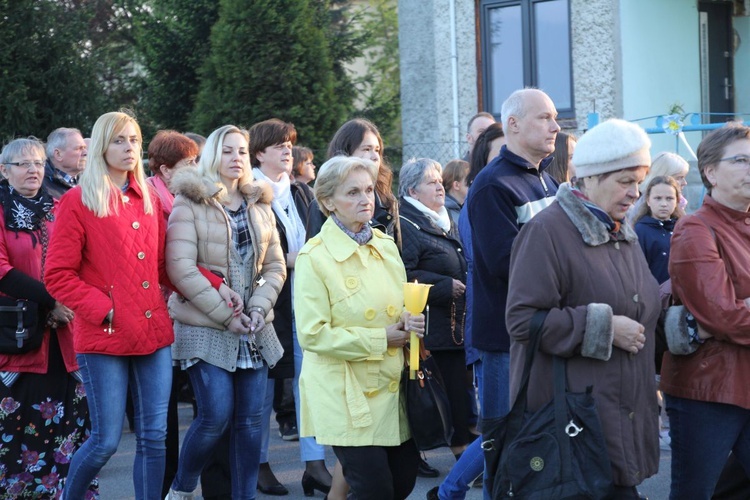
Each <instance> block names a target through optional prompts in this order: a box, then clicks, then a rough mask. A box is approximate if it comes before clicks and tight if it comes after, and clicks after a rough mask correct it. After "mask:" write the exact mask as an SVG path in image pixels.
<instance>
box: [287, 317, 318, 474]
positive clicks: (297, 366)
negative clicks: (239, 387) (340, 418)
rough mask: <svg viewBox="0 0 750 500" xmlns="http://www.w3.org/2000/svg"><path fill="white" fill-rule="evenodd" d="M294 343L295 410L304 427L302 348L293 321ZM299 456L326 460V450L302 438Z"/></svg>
mask: <svg viewBox="0 0 750 500" xmlns="http://www.w3.org/2000/svg"><path fill="white" fill-rule="evenodd" d="M292 342H294V383H293V384H292V390H293V391H294V408H295V411H296V412H297V425H302V420H300V417H299V412H300V405H299V374H300V373H301V372H302V347H300V345H299V342H298V341H297V325H296V324H295V322H294V321H292ZM299 454H300V458H301V459H302V461H303V462H310V461H312V460H325V457H326V451H325V448H323V446H321V445H319V444H318V442H317V441H315V438H314V437H302V436H300V438H299Z"/></svg>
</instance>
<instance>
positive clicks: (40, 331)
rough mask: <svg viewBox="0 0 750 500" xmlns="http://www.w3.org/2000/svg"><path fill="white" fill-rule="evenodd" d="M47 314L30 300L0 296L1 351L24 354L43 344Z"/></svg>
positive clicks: (2, 352)
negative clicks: (42, 312)
mask: <svg viewBox="0 0 750 500" xmlns="http://www.w3.org/2000/svg"><path fill="white" fill-rule="evenodd" d="M45 326H46V315H43V314H40V310H39V305H38V304H37V303H36V302H32V301H30V300H22V299H14V298H13V297H0V353H1V354H23V353H25V352H29V351H33V350H34V349H38V348H39V346H41V345H42V338H43V337H44V328H45Z"/></svg>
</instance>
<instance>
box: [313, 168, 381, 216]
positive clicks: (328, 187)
mask: <svg viewBox="0 0 750 500" xmlns="http://www.w3.org/2000/svg"><path fill="white" fill-rule="evenodd" d="M355 170H364V171H365V172H367V173H368V174H369V176H370V178H371V179H372V182H373V185H374V184H375V182H376V181H377V179H378V166H377V165H376V164H375V163H374V162H372V161H370V160H366V159H364V158H358V157H356V156H343V155H339V156H334V157H333V158H331V159H330V160H328V161H327V162H325V163H324V164H323V165H322V166H321V167H320V169H319V170H318V177H317V179H316V180H315V188H314V189H315V199H316V200H317V201H318V205H319V207H320V211H321V212H323V214H324V215H325V216H326V217H328V216H329V215H330V213H331V212H330V210H328V209H327V208H326V206H325V203H323V202H324V201H326V200H328V199H330V198H332V197H333V194H334V192H335V191H336V188H337V187H338V186H340V185H341V184H343V182H344V181H345V180H346V178H347V177H348V176H349V174H351V173H352V172H354V171H355Z"/></svg>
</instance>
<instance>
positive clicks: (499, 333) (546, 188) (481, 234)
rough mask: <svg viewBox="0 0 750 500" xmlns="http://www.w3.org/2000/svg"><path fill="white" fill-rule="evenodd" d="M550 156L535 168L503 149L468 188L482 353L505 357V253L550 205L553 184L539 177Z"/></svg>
mask: <svg viewBox="0 0 750 500" xmlns="http://www.w3.org/2000/svg"><path fill="white" fill-rule="evenodd" d="M551 161H552V157H548V158H545V159H544V160H542V162H541V164H540V165H539V169H537V168H536V167H535V166H534V165H532V164H531V163H529V162H528V161H526V160H524V159H523V158H521V157H520V156H518V155H516V154H514V153H513V152H511V151H510V150H508V148H507V147H506V146H503V147H502V149H501V150H500V154H499V155H497V156H496V157H495V159H494V160H492V161H491V162H490V163H489V165H487V166H486V167H485V168H484V169H483V170H482V171H481V172H479V175H477V177H476V179H474V182H473V183H472V185H471V189H469V196H468V197H467V199H466V205H467V207H468V210H469V220H470V221H471V227H472V233H471V238H472V240H471V241H472V249H473V251H474V265H473V268H472V273H473V274H472V278H473V281H472V283H473V286H474V296H473V304H472V317H473V320H472V323H471V325H472V330H471V334H472V342H473V345H474V347H476V348H477V349H479V350H482V351H492V352H508V350H509V349H510V339H509V338H508V329H507V327H506V326H505V321H503V314H502V311H504V310H505V305H506V302H507V298H508V276H509V273H510V250H511V247H512V245H513V240H515V239H516V235H518V231H520V230H521V226H523V225H524V224H525V223H527V222H529V221H530V220H531V218H532V217H534V216H535V215H536V214H538V213H539V212H540V211H542V210H543V209H544V208H546V207H548V206H549V205H550V204H551V203H552V202H553V201H554V200H555V193H556V192H557V185H556V184H555V182H554V181H553V180H552V178H551V177H550V176H549V175H548V174H547V173H545V172H544V169H546V168H547V165H549V163H550V162H551Z"/></svg>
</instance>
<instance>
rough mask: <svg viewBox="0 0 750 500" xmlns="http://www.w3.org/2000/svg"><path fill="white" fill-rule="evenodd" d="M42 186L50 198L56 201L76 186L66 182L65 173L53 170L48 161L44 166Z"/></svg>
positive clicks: (53, 167)
mask: <svg viewBox="0 0 750 500" xmlns="http://www.w3.org/2000/svg"><path fill="white" fill-rule="evenodd" d="M42 185H43V186H44V189H46V190H47V192H48V193H49V194H50V196H52V197H53V198H54V199H56V200H59V199H60V198H62V195H64V194H65V193H67V192H68V191H70V190H71V189H72V188H74V187H75V186H76V185H75V184H74V183H73V182H70V181H68V180H67V179H66V178H65V173H64V172H63V171H61V170H59V169H57V168H55V166H54V165H52V162H51V161H49V160H47V163H45V165H44V181H42Z"/></svg>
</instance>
